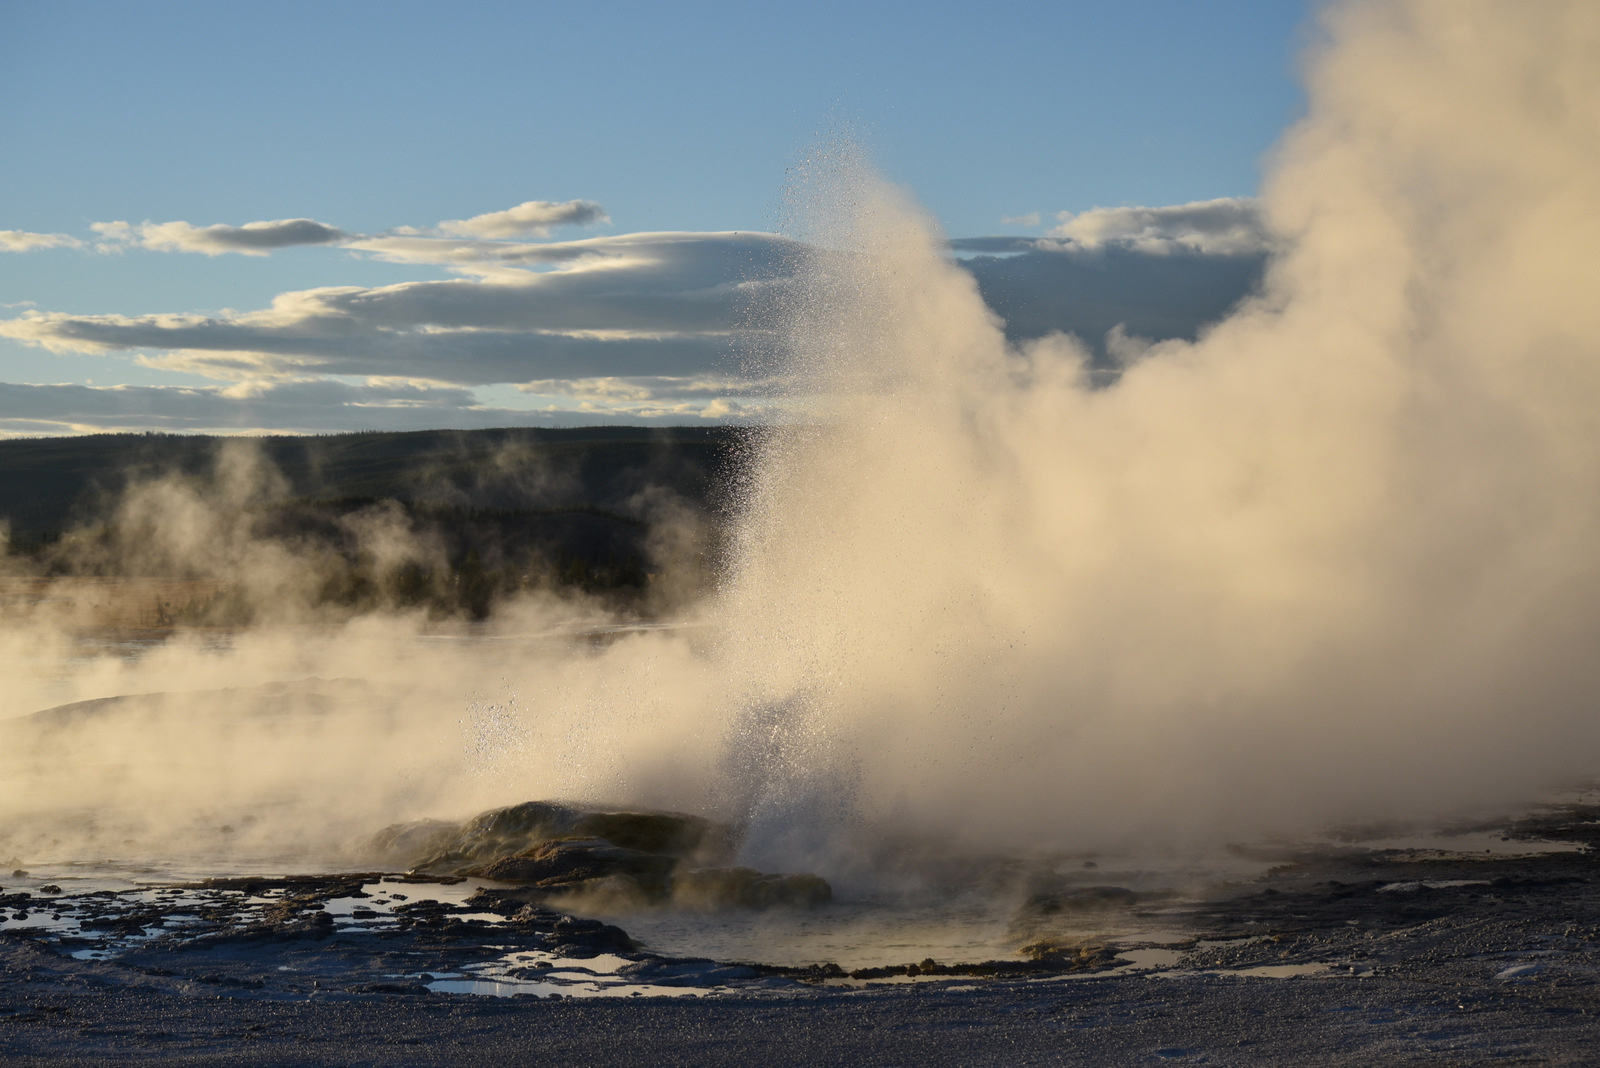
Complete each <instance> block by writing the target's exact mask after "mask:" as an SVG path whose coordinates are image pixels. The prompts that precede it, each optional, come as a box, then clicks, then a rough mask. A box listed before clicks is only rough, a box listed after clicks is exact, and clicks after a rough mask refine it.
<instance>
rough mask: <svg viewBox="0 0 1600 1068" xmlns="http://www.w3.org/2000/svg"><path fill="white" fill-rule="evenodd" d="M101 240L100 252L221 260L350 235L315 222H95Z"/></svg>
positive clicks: (328, 242) (330, 241)
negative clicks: (131, 248)
mask: <svg viewBox="0 0 1600 1068" xmlns="http://www.w3.org/2000/svg"><path fill="white" fill-rule="evenodd" d="M91 228H92V229H93V230H94V231H95V232H96V233H98V234H99V235H100V236H101V239H102V244H101V246H100V247H101V250H102V251H111V250H112V249H114V248H118V247H121V246H123V245H137V246H139V247H141V248H148V249H154V250H157V251H160V252H199V253H203V254H205V255H207V256H220V255H222V254H223V253H225V252H237V253H239V254H240V255H244V256H265V255H267V254H268V253H269V252H272V251H273V250H275V249H280V248H289V247H292V246H294V245H333V244H338V243H339V242H341V241H345V240H347V239H348V238H349V237H350V236H351V235H349V234H347V233H345V232H344V231H343V230H340V229H338V228H337V227H333V226H329V225H328V224H327V223H320V222H317V221H316V220H315V219H274V220H272V221H270V222H252V223H245V224H244V225H243V226H227V225H224V224H222V223H218V224H216V225H215V226H191V225H190V224H188V223H186V222H182V221H178V222H164V223H154V222H149V221H145V222H143V223H140V224H139V225H137V226H134V225H131V224H129V223H126V222H120V221H119V222H98V223H94V224H93V225H92V227H91Z"/></svg>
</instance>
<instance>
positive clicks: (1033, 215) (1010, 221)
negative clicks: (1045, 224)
mask: <svg viewBox="0 0 1600 1068" xmlns="http://www.w3.org/2000/svg"><path fill="white" fill-rule="evenodd" d="M1040 221H1041V220H1040V218H1039V213H1038V212H1036V211H1030V212H1028V213H1027V214H1025V215H1007V216H1006V217H1005V218H1003V219H1001V220H1000V224H1001V225H1002V226H1038V225H1039V223H1040Z"/></svg>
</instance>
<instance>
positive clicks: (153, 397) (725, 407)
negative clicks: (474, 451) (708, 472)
mask: <svg viewBox="0 0 1600 1068" xmlns="http://www.w3.org/2000/svg"><path fill="white" fill-rule="evenodd" d="M544 385H546V386H547V387H548V388H549V389H550V391H551V394H552V395H554V396H559V397H562V398H563V400H562V401H561V402H560V403H552V404H548V405H546V406H544V407H541V408H538V409H529V408H507V407H497V406H493V405H486V404H482V403H480V402H479V401H478V399H477V398H476V397H475V395H474V394H473V392H472V391H471V390H465V389H460V388H456V387H450V386H441V385H438V384H436V383H427V382H406V381H397V380H384V379H372V380H368V381H367V382H365V383H355V384H352V383H349V382H344V381H340V380H338V379H333V378H313V379H300V380H290V381H279V382H252V383H248V384H241V385H237V386H232V387H222V386H210V387H205V386H202V387H190V386H111V387H103V386H83V385H74V384H60V385H23V384H15V383H0V435H38V434H49V435H55V434H80V433H93V432H101V431H116V430H168V431H197V432H198V431H206V432H221V433H230V432H231V433H242V432H247V431H291V432H301V433H317V432H330V431H349V430H423V429H441V428H445V429H451V428H458V429H470V428H473V427H496V426H571V425H593V424H595V423H597V422H607V423H649V422H661V421H667V422H672V421H679V422H681V421H684V420H688V419H693V420H700V419H726V418H737V417H740V416H742V415H747V414H748V413H749V412H750V411H752V406H751V403H750V401H749V399H748V398H740V397H739V396H737V395H733V394H724V393H719V392H717V391H712V390H697V389H695V388H694V387H693V386H686V388H684V389H682V390H681V391H679V390H675V389H674V387H673V385H672V383H671V382H670V381H667V380H662V382H661V383H660V384H658V385H657V387H656V388H655V389H647V390H645V391H644V393H645V395H643V396H638V395H635V396H624V397H621V398H609V397H608V395H607V390H606V389H605V388H604V387H603V386H601V387H595V386H592V385H591V386H589V387H586V386H585V385H584V384H583V383H573V384H569V383H564V382H560V381H552V382H548V383H544ZM623 392H626V391H623ZM675 393H679V394H681V395H678V396H674V394H675Z"/></svg>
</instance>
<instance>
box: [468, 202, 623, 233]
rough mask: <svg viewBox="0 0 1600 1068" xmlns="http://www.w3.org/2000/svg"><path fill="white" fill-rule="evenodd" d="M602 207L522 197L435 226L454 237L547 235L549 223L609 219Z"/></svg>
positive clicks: (593, 204)
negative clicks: (496, 208) (510, 204)
mask: <svg viewBox="0 0 1600 1068" xmlns="http://www.w3.org/2000/svg"><path fill="white" fill-rule="evenodd" d="M610 221H611V220H610V218H609V217H608V216H607V215H606V213H605V209H604V208H602V207H600V205H599V204H596V203H595V202H594V201H592V200H568V201H566V202H565V203H560V204H557V203H554V202H552V201H549V200H525V201H523V202H522V203H521V204H518V205H517V206H516V207H514V208H507V209H506V210H505V211H491V212H487V213H485V214H483V215H474V216H473V217H472V218H470V219H447V220H446V221H444V222H442V223H440V224H439V226H438V231H439V233H441V234H449V235H452V236H455V237H484V238H512V237H548V236H549V235H550V230H551V228H552V227H556V226H587V225H590V224H592V223H599V222H610Z"/></svg>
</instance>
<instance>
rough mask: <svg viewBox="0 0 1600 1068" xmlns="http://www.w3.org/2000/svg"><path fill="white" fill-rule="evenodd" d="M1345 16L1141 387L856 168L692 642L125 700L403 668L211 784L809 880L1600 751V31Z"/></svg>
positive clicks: (366, 655) (1333, 19)
mask: <svg viewBox="0 0 1600 1068" xmlns="http://www.w3.org/2000/svg"><path fill="white" fill-rule="evenodd" d="M1324 26H1325V29H1326V40H1325V41H1324V43H1323V44H1321V45H1320V46H1319V47H1318V48H1317V49H1316V50H1315V52H1314V54H1313V55H1312V56H1311V58H1310V61H1309V74H1308V77H1309V87H1310V113H1309V115H1308V117H1307V118H1306V119H1305V120H1304V121H1303V122H1301V123H1300V124H1299V125H1298V126H1296V127H1295V128H1294V129H1293V130H1291V131H1290V132H1289V134H1288V135H1287V137H1286V138H1285V140H1284V142H1283V144H1282V146H1281V147H1280V149H1279V150H1278V152H1277V155H1276V158H1275V161H1274V164H1273V166H1272V168H1271V173H1270V175H1269V177H1268V180H1267V182H1266V185H1265V188H1264V190H1263V191H1262V197H1261V201H1262V205H1263V208H1264V210H1265V212H1266V214H1267V218H1268V219H1269V221H1270V223H1271V224H1272V225H1273V227H1274V228H1275V230H1276V231H1277V232H1278V234H1279V235H1280V237H1281V238H1282V239H1283V241H1284V247H1285V249H1286V251H1285V252H1284V254H1283V255H1282V257H1281V258H1280V259H1279V260H1278V261H1277V262H1276V264H1275V265H1274V266H1273V268H1272V269H1271V271H1270V273H1269V278H1268V282H1267V284H1266V287H1265V291H1264V292H1263V293H1262V294H1261V295H1260V296H1259V297H1258V298H1256V299H1253V300H1251V301H1250V302H1249V303H1248V304H1247V305H1246V306H1244V307H1243V308H1241V309H1240V310H1239V311H1238V312H1237V313H1236V314H1234V315H1233V316H1232V317H1230V318H1229V319H1228V320H1227V321H1225V322H1223V323H1221V324H1219V325H1218V326H1217V327H1215V328H1214V329H1213V330H1211V331H1210V332H1209V333H1208V334H1207V335H1206V336H1204V337H1202V338H1201V339H1200V341H1199V342H1198V343H1195V344H1187V343H1182V342H1166V343H1163V344H1160V345H1156V346H1154V347H1152V348H1151V349H1150V350H1149V351H1148V352H1145V353H1144V354H1143V355H1142V357H1141V358H1139V359H1138V360H1137V361H1136V362H1133V363H1131V364H1130V366H1128V367H1127V368H1126V370H1125V373H1124V374H1123V375H1122V376H1121V379H1120V380H1119V381H1118V382H1117V383H1116V384H1114V385H1112V386H1110V387H1109V388H1104V389H1092V388H1089V386H1088V385H1087V375H1086V373H1085V368H1084V360H1085V359H1086V356H1085V354H1084V351H1083V350H1082V349H1081V348H1080V347H1079V346H1078V345H1077V344H1076V343H1075V342H1073V341H1072V340H1070V339H1066V338H1047V339H1045V340H1043V341H1041V342H1037V343H1034V344H1031V345H1029V346H1027V347H1026V348H1024V349H1023V350H1021V351H1018V350H1016V349H1013V348H1009V347H1008V346H1007V345H1006V343H1005V341H1004V339H1003V337H1002V333H1001V330H1000V324H999V323H998V322H997V321H996V320H995V318H994V316H993V315H992V314H991V313H990V312H989V311H988V310H987V309H986V308H985V306H984V305H983V303H982V302H981V300H980V299H979V297H978V294H977V291H976V289H975V287H974V285H973V283H972V282H971V280H970V278H969V277H968V276H967V275H965V274H964V273H962V272H961V271H959V270H958V269H956V268H955V267H954V266H952V265H951V264H950V263H948V262H947V260H946V259H945V258H944V256H943V255H942V253H941V246H940V239H939V236H938V234H937V232H936V230H935V228H934V226H933V225H932V224H931V223H930V222H929V221H928V220H927V219H926V218H925V217H924V216H923V215H922V213H920V212H919V211H918V210H917V209H916V208H915V207H914V206H913V205H912V204H911V203H910V201H909V199H908V198H907V197H906V196H905V195H904V194H903V193H901V192H899V191H898V190H895V189H893V188H891V187H889V186H887V185H885V184H884V183H882V182H880V181H878V180H877V179H875V178H873V177H872V176H870V174H868V173H867V172H866V170H865V168H864V167H863V166H862V165H861V164H860V163H859V162H858V161H857V160H856V159H855V157H854V156H853V155H852V154H851V152H850V151H849V150H848V149H842V150H839V151H838V152H836V153H833V155H832V156H831V157H830V156H829V154H828V153H822V154H820V155H819V158H818V160H817V162H816V163H815V165H814V166H813V168H812V173H813V176H814V177H815V178H816V185H817V187H818V188H819V189H820V190H821V193H820V194H819V200H818V202H817V203H816V204H815V205H813V208H814V210H813V211H812V212H811V213H810V214H809V215H808V216H807V219H808V222H807V223H806V224H805V225H804V227H802V230H803V232H802V233H801V234H800V235H799V236H802V237H804V238H807V239H808V240H809V241H810V243H811V246H812V247H813V248H815V249H816V250H817V251H816V254H815V258H814V261H813V262H812V263H811V264H810V266H809V273H808V277H809V279H810V284H809V287H808V288H807V289H806V290H805V291H804V292H803V293H801V294H800V295H798V296H797V297H795V298H794V300H793V301H792V303H791V304H790V305H789V306H787V307H785V308H784V309H782V310H781V317H782V318H784V320H785V321H786V323H787V325H788V327H789V328H790V331H791V333H790V336H791V338H792V346H791V350H790V351H789V352H788V353H787V357H788V358H789V359H790V360H791V362H792V366H793V369H795V370H798V371H799V372H800V373H801V374H802V376H803V378H804V380H805V381H806V382H807V383H808V389H807V393H806V397H805V398H804V400H805V403H806V404H807V405H808V407H807V408H806V411H807V414H808V417H809V418H808V419H806V420H804V421H803V422H804V427H803V428H801V429H794V430H791V431H787V432H785V433H783V434H782V435H780V436H779V437H778V438H777V439H776V440H775V441H774V443H773V444H771V445H770V447H768V448H767V449H766V450H765V454H764V456H763V460H762V464H761V466H760V468H759V471H758V472H757V474H756V475H755V476H754V477H753V479H752V482H751V485H750V486H749V490H748V502H747V510H746V514H745V516H744V519H743V521H742V524H741V527H740V539H739V545H738V551H737V554H736V558H735V560H734V563H733V565H732V566H731V568H730V571H729V575H728V578H727V582H726V585H725V589H724V590H723V592H722V594H721V595H720V596H719V598H718V599H717V600H716V602H715V603H713V604H711V605H710V606H708V607H707V608H706V610H705V619H706V621H707V622H708V626H707V627H704V628H700V629H696V630H694V631H693V632H692V634H693V635H694V637H693V638H692V639H691V638H688V637H683V636H681V635H676V636H675V635H670V634H669V635H660V634H656V635H647V636H640V637H635V638H630V639H626V640H623V641H620V642H618V643H616V644H615V645H613V646H611V647H610V648H609V649H607V650H606V651H604V652H592V653H582V654H579V653H573V652H570V651H566V650H565V649H562V648H553V649H552V651H550V652H548V653H547V654H544V655H540V656H533V655H532V654H529V653H527V652H525V651H524V652H519V653H518V654H517V655H516V656H515V657H501V658H499V659H496V658H495V657H494V656H493V655H492V654H490V653H483V652H480V653H475V654H473V658H472V659H471V660H470V661H468V660H466V659H464V658H463V656H462V654H460V653H459V651H458V650H456V649H451V650H441V649H440V648H439V647H437V646H418V644H417V643H416V642H415V641H413V640H411V639H410V638H409V637H408V627H410V624H408V623H407V622H406V621H404V620H398V621H368V622H367V623H365V624H363V625H362V626H360V627H354V628H349V629H347V630H345V631H342V632H340V633H338V634H333V635H323V636H321V637H320V638H319V639H318V641H317V642H316V643H314V644H313V645H306V644H304V643H303V639H302V638H291V637H289V636H286V635H271V634H260V635H255V636H249V637H247V638H245V639H242V640H241V641H240V642H239V643H238V644H237V646H236V648H235V650H234V651H233V652H232V653H228V654H206V653H203V652H200V651H196V650H195V649H193V648H187V647H175V648H173V649H171V650H169V651H168V652H166V653H163V654H161V655H158V656H155V657H153V658H151V660H150V661H148V662H146V664H144V665H143V666H135V667H125V668H118V669H114V670H115V671H118V672H121V673H122V674H121V676H120V677H117V678H114V679H113V678H109V677H101V678H99V679H98V680H97V681H96V682H95V683H94V687H97V689H92V691H86V692H130V691H133V690H137V689H144V690H152V689H158V688H168V687H170V686H171V685H173V684H174V681H175V680H177V679H181V678H184V677H186V676H185V672H189V673H190V675H191V676H192V675H193V673H194V672H196V671H201V673H202V674H204V673H205V672H210V674H211V676H212V677H213V678H217V677H221V676H227V677H228V678H230V679H234V680H243V679H247V678H248V679H252V680H253V679H258V678H265V677H269V676H270V675H271V673H272V671H274V670H276V671H279V672H280V673H287V672H288V669H287V668H286V667H283V665H286V664H288V663H289V662H291V661H292V662H293V663H294V665H295V670H300V671H302V672H303V671H312V672H316V673H320V674H322V675H324V676H335V675H359V676H364V677H368V678H380V679H383V680H385V681H386V682H388V683H392V684H398V685H397V687H396V689H395V690H393V691H390V690H385V691H383V693H384V694H385V696H384V697H383V698H382V701H378V699H377V698H376V697H374V698H373V701H374V702H376V703H375V704H374V707H375V708H377V707H379V706H380V705H381V709H382V714H381V715H380V714H379V713H378V712H373V713H372V715H371V716H370V717H369V722H368V723H367V725H366V726H365V727H363V728H362V730H361V731H352V732H348V733H347V734H346V735H340V736H339V737H338V738H336V739H334V738H332V736H331V735H330V736H329V737H328V738H324V740H323V742H322V743H319V744H318V745H317V746H316V747H315V748H316V753H317V760H315V761H311V762H309V764H299V765H297V764H295V763H294V761H292V760H288V759H287V758H285V760H283V761H279V762H276V763H271V764H270V766H269V767H266V768H265V770H263V768H262V766H261V765H260V762H259V761H258V762H257V763H255V764H252V762H251V761H250V760H249V759H248V758H247V757H248V754H242V753H241V752H240V751H239V750H238V749H237V748H229V747H224V746H220V745H213V744H211V743H205V742H196V741H195V740H194V739H196V738H203V737H204V734H203V732H191V733H190V734H188V735H186V736H185V737H186V738H187V739H188V741H186V742H185V744H191V745H199V746H201V747H202V748H203V752H204V754H205V756H204V759H203V760H202V759H197V760H196V761H193V762H192V763H196V764H205V765H207V766H208V767H210V768H211V773H210V774H209V775H207V776H205V777H203V780H202V779H192V780H190V781H191V782H200V781H203V782H204V786H203V788H202V787H199V786H196V787H195V788H194V789H195V791H196V792H200V793H203V792H204V791H211V792H213V793H216V792H222V793H226V794H229V795H230V796H236V797H249V796H253V795H252V794H251V793H250V791H252V790H255V791H258V792H259V793H260V795H261V796H267V795H268V794H269V793H272V791H273V790H276V791H279V793H281V792H282V791H283V790H285V789H290V790H292V792H293V793H294V794H295V796H297V797H298V798H299V799H300V800H301V802H302V803H303V804H302V805H301V807H300V808H299V809H298V810H297V811H301V812H302V813H303V812H304V811H317V812H322V813H327V814H331V815H330V819H329V822H330V823H334V822H338V821H339V819H340V818H342V817H346V816H348V817H350V818H352V819H355V818H359V819H362V820H369V821H370V820H380V819H388V818H400V817H404V816H412V815H424V814H464V813H465V812H468V811H470V810H471V809H472V807H474V806H477V805H481V804H487V803H493V802H495V801H512V800H521V799H524V798H528V797H546V796H586V797H590V798H605V799H609V800H619V801H633V802H640V803H651V804H659V805H670V806H677V807H686V808H694V809H707V808H711V809H718V808H720V809H722V810H724V811H725V812H731V814H737V815H741V816H746V817H749V818H750V819H751V820H752V839H751V845H750V848H751V850H752V854H753V856H756V857H757V858H758V859H760V860H762V861H763V862H767V863H772V864H774V865H782V864H784V863H786V862H802V861H805V860H806V859H807V858H812V859H815V857H816V856H817V850H819V849H820V848H822V847H823V846H822V843H821V840H822V839H824V838H828V837H833V838H835V839H837V838H838V837H839V836H841V835H854V836H858V837H860V836H871V835H873V834H878V833H899V832H913V833H925V832H932V833H937V834H941V835H944V836H946V838H947V839H949V840H952V841H954V842H959V843H964V844H969V845H985V846H993V847H1002V848H1004V847H1019V846H1024V845H1040V844H1044V845H1055V846H1067V847H1083V848H1094V847H1102V846H1106V845H1108V844H1114V843H1116V842H1119V841H1127V840H1130V839H1137V840H1141V841H1164V842H1172V843H1181V842H1198V843H1206V842H1216V841H1221V840H1224V839H1227V838H1235V837H1240V836H1247V835H1253V834H1260V833H1265V832H1271V831H1281V830H1292V829H1295V828H1302V827H1313V826H1317V825H1320V824H1325V823H1328V822H1332V821H1336V820H1341V819H1346V818H1350V817H1355V816H1370V815H1373V814H1380V813H1381V814H1390V815H1413V816H1420V815H1430V814H1438V813H1443V812H1450V811H1456V810H1462V809H1467V808H1472V807H1475V806H1482V805H1493V804H1504V803H1511V802H1515V801H1518V800H1521V799H1523V798H1524V797H1526V796H1528V795H1529V794H1530V793H1531V792H1533V791H1536V790H1538V789H1540V788H1543V787H1546V786H1549V785H1552V784H1555V783H1557V782H1559V781H1560V780H1562V779H1563V778H1566V777H1570V776H1575V775H1586V774H1594V773H1596V772H1597V771H1600V655H1597V647H1600V425H1597V423H1596V419H1597V414H1596V413H1600V299H1596V296H1595V291H1596V287H1597V284H1600V271H1597V270H1596V268H1595V266H1594V261H1595V257H1596V254H1597V253H1596V250H1597V249H1600V8H1597V7H1596V6H1595V5H1593V4H1591V3H1587V2H1583V0H1573V2H1570V3H1559V2H1555V0H1547V2H1541V3H1538V4H1522V5H1509V4H1503V3H1497V2H1490V0H1481V2H1474V0H1407V2H1398V3H1385V4H1377V3H1351V4H1345V5H1342V6H1338V7H1336V8H1333V9H1332V10H1331V11H1330V12H1329V13H1328V14H1327V15H1326V16H1325V19H1324ZM530 611H532V609H530ZM296 642H301V643H302V644H300V645H296V644H295V643H296ZM289 646H293V648H292V649H290V648H289ZM419 648H420V649H421V650H422V651H421V652H418V649H419ZM269 653H270V654H272V655H271V656H268V655H267V654H269ZM272 657H277V659H275V660H274V659H272ZM266 664H275V665H279V666H278V667H275V668H271V669H269V668H268V667H264V666H263V665H266ZM111 670H113V669H107V671H111ZM412 679H416V680H420V681H423V682H425V683H426V685H425V686H418V685H411V684H410V683H409V682H408V680H412ZM486 687H487V688H488V689H493V688H495V687H503V688H504V690H505V692H506V693H511V692H514V693H515V694H516V697H517V702H516V705H515V707H516V708H517V709H518V710H519V711H518V712H517V716H519V717H520V719H519V720H518V723H519V724H520V726H516V727H515V729H508V728H506V726H505V722H506V715H507V714H508V713H506V712H505V708H507V707H510V706H509V705H505V704H502V705H497V706H495V711H494V712H493V715H491V716H489V719H490V720H492V722H493V724H494V725H495V726H494V731H493V732H492V733H493V737H494V738H496V739H499V740H500V741H499V743H498V744H499V749H500V751H499V754H498V755H497V756H493V757H492V759H491V760H490V764H492V767H490V768H489V769H488V771H489V772H492V774H490V773H486V772H485V767H484V759H485V758H484V754H483V751H482V746H481V745H477V746H476V747H475V744H474V743H473V741H472V739H471V738H470V737H469V738H467V739H466V740H465V741H463V730H465V732H466V733H467V734H469V735H470V733H471V731H472V729H473V722H474V715H473V714H469V712H468V711H467V709H468V695H469V694H471V693H474V692H476V693H479V694H480V697H479V699H478V700H479V702H480V703H479V704H477V705H474V706H472V707H473V708H476V709H478V710H479V713H481V711H482V709H483V707H484V706H483V704H482V701H484V700H490V701H493V700H499V698H495V697H493V695H490V696H489V697H483V696H481V695H482V694H483V693H484V692H485V688H486ZM373 692H374V693H376V692H377V691H373ZM35 707H37V706H35ZM478 718H479V719H482V718H483V716H482V715H478ZM330 730H331V728H330ZM330 739H331V740H334V741H337V743H338V744H337V745H330V744H325V743H327V742H328V741H329V740H330ZM480 741H481V739H480ZM207 745H210V748H204V747H205V746H207ZM291 748H292V747H291ZM74 783H76V785H72V784H68V785H63V786H60V787H58V788H59V789H62V790H70V789H76V790H79V791H80V792H82V793H83V794H84V796H88V797H90V798H93V797H94V796H95V794H94V789H93V783H92V780H91V779H86V778H84V777H82V776H81V775H80V776H79V778H78V779H75V780H74ZM152 789H153V787H152ZM14 792H16V791H14ZM272 796H278V794H273V795H272ZM10 803H11V805H12V806H13V809H15V807H16V806H17V805H20V804H21V803H22V802H21V800H19V799H18V798H16V797H13V798H12V800H11V802H10Z"/></svg>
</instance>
